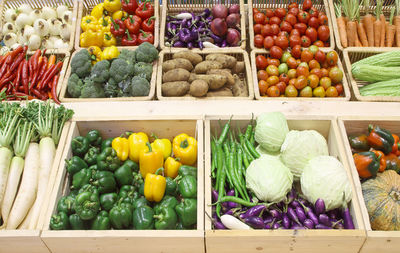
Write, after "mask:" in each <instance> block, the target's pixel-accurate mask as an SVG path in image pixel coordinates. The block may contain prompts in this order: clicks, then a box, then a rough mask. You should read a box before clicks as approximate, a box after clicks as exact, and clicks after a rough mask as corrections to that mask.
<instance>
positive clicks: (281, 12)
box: [274, 8, 286, 19]
mask: <svg viewBox="0 0 400 253" xmlns="http://www.w3.org/2000/svg"><path fill="white" fill-rule="evenodd" d="M274 13H275V16H277V17H278V18H280V19H282V18H284V17H285V16H286V9H284V8H278V9H275V12H274Z"/></svg>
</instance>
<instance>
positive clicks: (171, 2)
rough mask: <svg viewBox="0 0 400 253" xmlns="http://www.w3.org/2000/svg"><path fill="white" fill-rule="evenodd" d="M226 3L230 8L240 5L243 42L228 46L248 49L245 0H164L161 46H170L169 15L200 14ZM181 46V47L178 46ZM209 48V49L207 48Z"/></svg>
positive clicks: (162, 47)
mask: <svg viewBox="0 0 400 253" xmlns="http://www.w3.org/2000/svg"><path fill="white" fill-rule="evenodd" d="M219 3H221V4H224V5H226V6H227V7H228V8H229V6H231V5H233V4H238V5H240V29H241V42H242V43H241V44H240V47H227V48H229V49H232V48H242V49H246V30H247V27H246V17H245V14H246V13H245V8H244V2H243V0H224V1H221V0H217V1H210V0H207V1H202V0H189V1H186V0H162V10H161V13H162V15H161V27H160V47H161V49H164V48H169V47H170V46H167V45H166V44H165V43H166V41H165V27H166V24H167V15H177V14H179V13H181V12H193V13H195V14H200V13H202V12H203V11H204V9H206V8H209V9H210V10H211V8H212V7H213V6H214V5H215V4H219ZM177 48H179V47H177ZM181 49H184V48H181ZM205 50H208V49H205Z"/></svg>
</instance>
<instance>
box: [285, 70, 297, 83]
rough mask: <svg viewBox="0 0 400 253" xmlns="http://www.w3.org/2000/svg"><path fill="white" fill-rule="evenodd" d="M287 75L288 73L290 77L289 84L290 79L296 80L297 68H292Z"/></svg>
mask: <svg viewBox="0 0 400 253" xmlns="http://www.w3.org/2000/svg"><path fill="white" fill-rule="evenodd" d="M287 75H288V77H289V79H290V80H289V84H290V81H292V80H295V79H296V70H295V69H290V70H289V71H288V72H287Z"/></svg>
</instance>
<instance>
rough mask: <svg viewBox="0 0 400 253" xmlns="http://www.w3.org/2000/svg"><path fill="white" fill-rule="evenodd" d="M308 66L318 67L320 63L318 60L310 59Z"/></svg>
mask: <svg viewBox="0 0 400 253" xmlns="http://www.w3.org/2000/svg"><path fill="white" fill-rule="evenodd" d="M308 66H309V67H310V69H320V68H321V65H320V64H319V62H318V61H317V60H315V59H312V60H311V61H310V62H309V63H308Z"/></svg>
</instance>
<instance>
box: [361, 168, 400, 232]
mask: <svg viewBox="0 0 400 253" xmlns="http://www.w3.org/2000/svg"><path fill="white" fill-rule="evenodd" d="M361 187H362V193H363V196H364V201H365V205H366V207H367V210H368V215H369V219H370V221H371V228H372V229H373V230H384V231H389V230H400V175H398V174H397V173H396V172H395V171H394V170H386V171H385V172H383V173H379V174H378V176H377V177H376V178H375V179H370V180H367V181H365V182H364V183H362V185H361Z"/></svg>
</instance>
